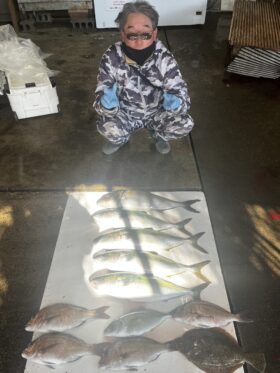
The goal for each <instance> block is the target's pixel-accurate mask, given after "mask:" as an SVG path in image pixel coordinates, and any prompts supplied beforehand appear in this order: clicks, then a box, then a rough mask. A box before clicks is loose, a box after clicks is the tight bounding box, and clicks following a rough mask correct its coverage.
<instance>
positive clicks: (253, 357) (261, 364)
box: [245, 353, 266, 373]
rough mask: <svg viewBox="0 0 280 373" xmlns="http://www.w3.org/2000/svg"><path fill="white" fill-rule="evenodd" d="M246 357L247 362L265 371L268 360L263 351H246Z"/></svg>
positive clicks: (262, 371)
mask: <svg viewBox="0 0 280 373" xmlns="http://www.w3.org/2000/svg"><path fill="white" fill-rule="evenodd" d="M245 359H246V362H247V363H248V364H250V365H252V367H254V368H255V369H256V370H257V371H258V372H260V373H264V372H265V368H266V361H265V356H264V354H263V353H246V354H245Z"/></svg>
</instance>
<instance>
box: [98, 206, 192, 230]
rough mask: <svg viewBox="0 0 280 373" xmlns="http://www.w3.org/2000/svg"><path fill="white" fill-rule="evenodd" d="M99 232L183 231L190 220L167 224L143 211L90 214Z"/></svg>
mask: <svg viewBox="0 0 280 373" xmlns="http://www.w3.org/2000/svg"><path fill="white" fill-rule="evenodd" d="M92 218H93V219H94V221H95V222H96V224H97V225H98V227H99V230H100V231H104V230H108V229H118V228H151V229H154V230H156V231H160V230H166V229H172V228H177V229H184V227H185V225H186V224H188V223H189V222H190V221H191V219H184V220H182V221H180V222H179V223H174V224H172V223H169V222H166V221H165V220H162V219H159V218H156V217H153V216H152V215H149V214H148V213H147V212H145V211H128V210H117V209H107V210H101V211H97V212H95V213H94V214H92Z"/></svg>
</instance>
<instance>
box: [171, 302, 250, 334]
mask: <svg viewBox="0 0 280 373" xmlns="http://www.w3.org/2000/svg"><path fill="white" fill-rule="evenodd" d="M171 315H172V317H173V319H174V320H176V321H179V322H183V323H184V324H187V325H188V326H191V327H195V328H214V327H220V326H226V325H227V324H229V323H230V322H232V321H238V322H253V320H251V319H249V318H247V317H245V316H242V314H232V313H230V312H228V311H227V310H225V309H224V308H222V307H219V306H217V305H216V304H213V303H210V302H206V301H203V300H192V301H190V302H188V303H185V304H182V305H180V306H178V307H177V308H175V309H174V310H173V311H172V312H171Z"/></svg>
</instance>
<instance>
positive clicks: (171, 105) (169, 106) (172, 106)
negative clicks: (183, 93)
mask: <svg viewBox="0 0 280 373" xmlns="http://www.w3.org/2000/svg"><path fill="white" fill-rule="evenodd" d="M180 104H181V100H180V99H179V97H177V96H175V95H172V94H171V93H166V92H165V93H164V94H163V108H164V109H165V110H176V109H178V107H179V106H180Z"/></svg>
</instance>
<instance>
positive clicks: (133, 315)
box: [104, 309, 172, 337]
mask: <svg viewBox="0 0 280 373" xmlns="http://www.w3.org/2000/svg"><path fill="white" fill-rule="evenodd" d="M170 318H172V316H171V315H170V314H165V313H162V312H159V311H155V310H150V309H145V310H139V311H134V312H130V313H127V314H125V315H123V316H121V317H120V318H118V319H117V320H114V321H112V322H111V323H110V324H109V325H108V326H107V327H106V329H105V330H104V335H105V336H110V337H130V336H139V335H142V334H144V333H147V332H149V331H151V330H153V329H155V328H156V327H157V326H159V325H160V324H162V323H163V322H164V321H165V320H168V319H170Z"/></svg>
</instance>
